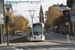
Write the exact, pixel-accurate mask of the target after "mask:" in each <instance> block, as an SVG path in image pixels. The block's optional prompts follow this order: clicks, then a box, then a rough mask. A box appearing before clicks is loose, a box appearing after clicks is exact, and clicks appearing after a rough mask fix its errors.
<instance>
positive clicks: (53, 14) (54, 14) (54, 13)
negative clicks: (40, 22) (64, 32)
mask: <svg viewBox="0 0 75 50" xmlns="http://www.w3.org/2000/svg"><path fill="white" fill-rule="evenodd" d="M61 14H62V13H60V12H59V11H58V9H57V8H56V7H54V6H51V7H49V9H48V11H46V13H45V16H46V17H45V18H46V20H47V21H48V22H50V24H51V26H54V23H53V21H54V20H55V19H56V18H58V17H59V16H60V15H61Z"/></svg>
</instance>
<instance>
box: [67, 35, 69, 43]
mask: <svg viewBox="0 0 75 50" xmlns="http://www.w3.org/2000/svg"><path fill="white" fill-rule="evenodd" d="M67 42H68V43H70V40H69V34H67Z"/></svg>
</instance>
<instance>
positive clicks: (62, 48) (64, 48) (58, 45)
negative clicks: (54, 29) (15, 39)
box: [12, 33, 75, 50]
mask: <svg viewBox="0 0 75 50" xmlns="http://www.w3.org/2000/svg"><path fill="white" fill-rule="evenodd" d="M45 35H46V42H28V43H15V44H14V43H12V44H13V45H14V46H15V47H16V48H18V49H23V50H75V44H74V43H64V42H67V40H66V38H65V37H63V35H61V36H59V35H58V34H55V33H46V34H45ZM72 40H73V39H72ZM56 41H57V42H56ZM73 42H74V41H73Z"/></svg>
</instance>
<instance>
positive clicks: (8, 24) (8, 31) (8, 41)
mask: <svg viewBox="0 0 75 50" xmlns="http://www.w3.org/2000/svg"><path fill="white" fill-rule="evenodd" d="M8 26H9V23H7V45H9V31H8Z"/></svg>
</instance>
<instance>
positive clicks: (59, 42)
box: [48, 40, 74, 44]
mask: <svg viewBox="0 0 75 50" xmlns="http://www.w3.org/2000/svg"><path fill="white" fill-rule="evenodd" d="M48 42H53V43H60V44H74V43H68V42H65V43H64V42H59V41H52V40H49V41H48Z"/></svg>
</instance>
